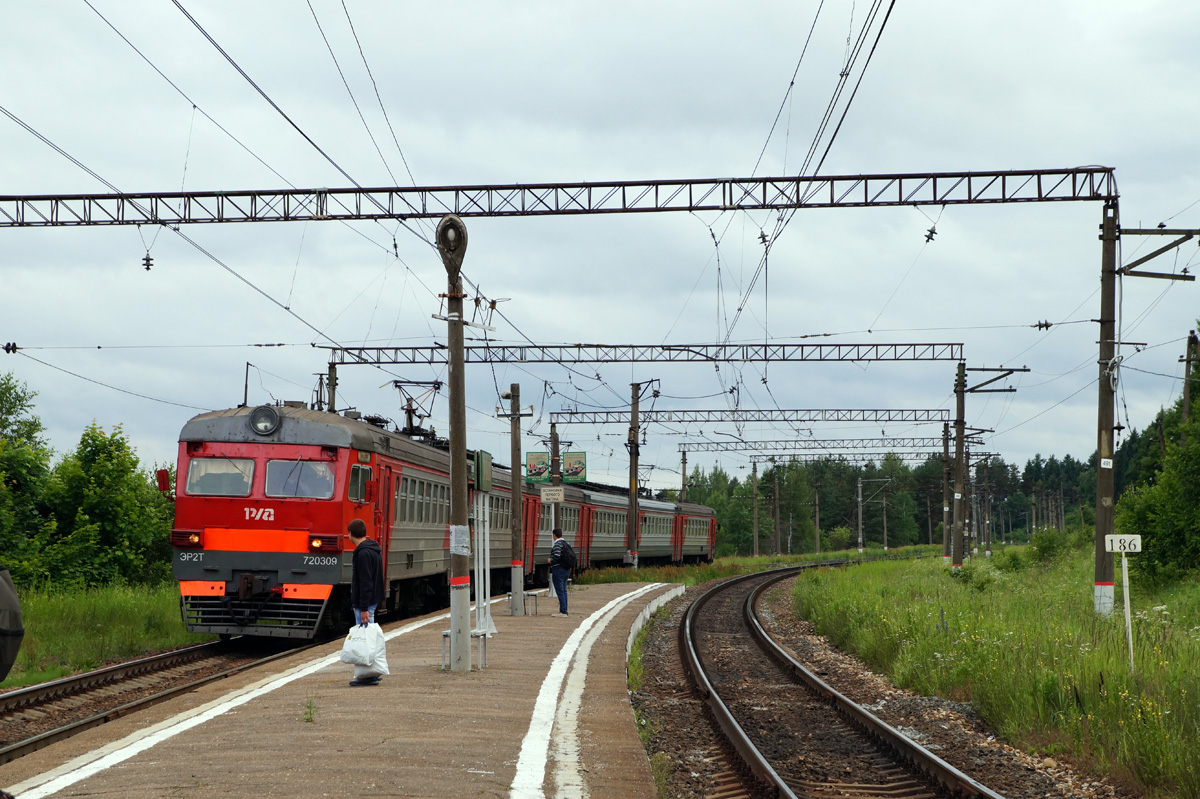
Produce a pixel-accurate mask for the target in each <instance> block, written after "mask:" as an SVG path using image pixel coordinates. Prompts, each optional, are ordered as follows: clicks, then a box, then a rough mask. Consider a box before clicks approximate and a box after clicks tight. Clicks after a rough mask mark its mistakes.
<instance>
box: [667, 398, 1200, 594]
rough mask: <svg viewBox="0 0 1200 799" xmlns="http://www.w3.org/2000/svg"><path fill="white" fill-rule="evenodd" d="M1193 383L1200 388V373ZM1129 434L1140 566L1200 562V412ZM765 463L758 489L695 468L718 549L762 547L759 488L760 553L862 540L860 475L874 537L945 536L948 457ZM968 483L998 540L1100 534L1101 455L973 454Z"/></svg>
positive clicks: (1125, 457)
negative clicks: (977, 458) (713, 516)
mask: <svg viewBox="0 0 1200 799" xmlns="http://www.w3.org/2000/svg"><path fill="white" fill-rule="evenodd" d="M1192 382H1193V386H1194V387H1195V388H1196V389H1197V391H1196V392H1195V393H1196V396H1197V397H1200V380H1193V381H1192ZM1125 432H1126V433H1127V434H1126V435H1125V436H1124V438H1123V440H1122V442H1121V444H1120V446H1119V447H1118V448H1117V450H1116V452H1115V454H1114V458H1113V469H1114V478H1115V485H1116V492H1117V496H1118V501H1117V509H1116V510H1117V514H1116V532H1118V533H1121V534H1127V535H1135V534H1136V535H1141V536H1142V537H1143V552H1142V553H1141V554H1139V555H1138V556H1137V557H1136V558H1134V559H1133V560H1132V562H1131V568H1132V569H1133V570H1134V572H1135V573H1136V574H1137V575H1138V577H1139V578H1141V579H1143V580H1146V581H1150V582H1164V581H1172V580H1177V579H1180V578H1183V577H1185V576H1187V575H1194V574H1196V573H1198V572H1200V422H1198V421H1197V419H1196V416H1195V414H1191V415H1190V417H1189V418H1188V419H1187V420H1185V419H1184V416H1183V398H1182V397H1181V398H1180V399H1179V400H1177V401H1176V402H1175V403H1174V405H1172V406H1171V407H1170V408H1164V409H1162V410H1160V411H1159V413H1158V414H1157V416H1156V417H1155V419H1154V420H1153V422H1152V423H1151V424H1150V425H1149V426H1148V427H1147V428H1146V429H1145V430H1142V431H1138V430H1137V429H1130V430H1128V431H1125ZM760 466H761V467H762V468H761V469H760V470H759V473H758V476H757V483H758V486H757V491H756V490H755V487H754V486H753V484H752V483H753V480H752V479H750V476H749V475H743V476H741V477H736V476H732V475H731V474H730V473H729V472H727V471H726V470H725V469H723V468H722V467H720V466H717V467H714V468H712V469H711V470H704V469H700V468H698V467H697V468H696V469H693V471H692V472H691V474H689V475H688V489H687V499H688V500H689V501H691V502H698V503H701V504H704V505H708V506H710V507H712V508H714V509H715V510H716V512H717V525H718V533H717V546H716V554H717V555H718V556H724V555H750V554H752V553H753V551H754V509H755V502H756V500H755V497H757V506H758V539H759V540H758V551H759V552H760V553H773V552H780V553H784V554H787V553H805V552H814V551H817V548H818V546H819V548H820V550H819V551H822V552H825V551H835V550H839V549H852V548H855V547H856V546H857V544H858V522H859V520H858V513H859V507H858V498H857V492H858V481H859V480H860V479H861V480H862V481H863V499H864V502H863V505H862V536H863V545H864V547H882V546H884V537H885V535H886V539H887V546H889V547H900V546H907V545H911V544H919V543H931V544H940V543H941V542H942V484H943V465H942V461H941V459H940V458H930V459H929V460H927V461H925V462H924V463H921V464H918V465H916V466H909V465H908V464H906V463H905V462H904V461H902V460H901V459H900V458H898V457H896V456H894V455H890V456H886V457H884V458H883V459H882V460H881V461H879V462H878V463H867V464H856V463H852V462H850V461H849V460H847V459H846V458H844V457H837V456H828V457H824V458H820V459H817V460H812V461H807V462H798V461H789V460H784V459H780V461H778V462H775V463H769V462H768V463H762V464H760ZM951 479H953V478H951ZM968 482H969V485H968V493H969V495H970V496H973V497H974V498H975V502H974V503H972V506H973V513H974V516H975V517H976V518H977V519H978V518H979V517H981V516H982V508H983V505H984V503H986V504H987V505H988V506H989V507H990V509H991V525H992V527H991V530H992V542H993V546H995V545H997V544H999V543H1000V542H1016V543H1029V542H1032V543H1035V544H1037V543H1038V541H1039V536H1041V541H1042V544H1043V546H1044V548H1046V549H1050V548H1056V547H1060V546H1062V543H1061V540H1055V539H1053V538H1052V536H1053V535H1055V534H1061V533H1062V532H1063V531H1064V529H1068V528H1069V529H1071V530H1074V531H1076V532H1077V533H1078V534H1077V535H1075V536H1074V540H1076V541H1078V542H1079V543H1080V544H1081V545H1085V546H1086V545H1090V544H1091V542H1092V540H1093V536H1094V533H1092V532H1091V531H1092V530H1093V529H1094V524H1095V506H1096V455H1095V453H1092V455H1091V456H1089V458H1088V459H1087V460H1086V461H1080V460H1078V459H1076V458H1073V457H1072V456H1070V455H1067V456H1064V457H1062V458H1058V457H1056V456H1053V455H1052V456H1050V457H1049V458H1043V457H1042V456H1041V455H1040V454H1039V455H1035V456H1034V457H1033V458H1031V459H1029V460H1028V461H1026V462H1025V464H1024V465H1023V466H1021V467H1018V466H1017V464H1014V463H1008V462H1006V461H1005V460H1004V459H1002V458H992V459H990V460H989V461H987V462H986V463H975V464H973V465H972V468H971V470H970V474H969V478H968ZM667 493H668V495H669V496H671V497H672V498H677V497H678V492H674V491H672V492H667ZM776 509H778V510H776ZM818 510H819V514H820V515H819V521H820V540H819V543H818V530H817V521H818V515H817V514H818ZM885 520H886V521H885Z"/></svg>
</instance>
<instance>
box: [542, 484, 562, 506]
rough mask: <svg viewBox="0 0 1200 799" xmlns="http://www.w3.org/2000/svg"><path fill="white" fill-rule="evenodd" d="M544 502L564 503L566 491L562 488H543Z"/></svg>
mask: <svg viewBox="0 0 1200 799" xmlns="http://www.w3.org/2000/svg"><path fill="white" fill-rule="evenodd" d="M541 489H542V502H551V503H552V502H562V501H563V500H564V498H565V497H564V494H565V491H564V490H563V487H562V486H541Z"/></svg>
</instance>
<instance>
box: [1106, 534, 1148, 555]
mask: <svg viewBox="0 0 1200 799" xmlns="http://www.w3.org/2000/svg"><path fill="white" fill-rule="evenodd" d="M1104 548H1105V549H1106V550H1108V551H1109V552H1125V553H1133V552H1141V551H1142V537H1141V536H1140V535H1106V536H1104Z"/></svg>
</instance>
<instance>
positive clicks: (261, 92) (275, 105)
mask: <svg viewBox="0 0 1200 799" xmlns="http://www.w3.org/2000/svg"><path fill="white" fill-rule="evenodd" d="M171 2H172V3H174V4H175V7H176V8H178V9H179V10H180V12H181V13H182V14H183V15H184V16H185V17H187V19H188V21H189V22H191V23H192V25H194V26H195V28H196V30H198V31H200V34H201V35H202V36H204V38H205V39H207V40H208V42H209V43H210V44H211V45H212V46H213V47H214V48H216V50H217V52H218V53H220V54H221V55H222V56H223V57H224V58H225V60H226V61H228V62H229V64H230V66H232V67H233V68H234V69H235V70H237V73H238V74H239V75H241V76H242V77H243V78H244V79H245V80H246V82H247V83H249V84H250V86H251V87H252V88H253V89H254V90H255V91H256V92H258V94H259V95H260V96H261V97H262V98H263V99H264V100H266V101H267V103H268V104H269V105H270V106H271V107H272V108H274V109H275V111H276V112H278V113H279V115H280V116H281V117H283V118H284V120H285V121H286V122H287V123H288V124H289V125H291V126H292V128H293V129H294V130H295V131H296V132H297V133H299V134H300V135H301V137H303V138H304V140H305V141H306V142H308V143H309V144H310V145H312V147H313V149H315V150H316V151H317V152H318V153H320V154H321V156H322V157H323V158H324V159H325V160H326V161H328V162H329V163H330V164H331V165H332V166H333V168H334V169H336V170H337V171H338V172H340V173H341V175H342V177H344V178H346V180H348V181H350V182H351V183H352V184H353V185H354V187H355V188H357V189H359V190H360V191H364V196H365V197H366V198H367V200H368V201H369V202H371V203H372V204H373V205H374V206H375V207H377V208H378V209H379V210H380V211H383V212H384V213H385V214H387V213H389V212H388V209H387V208H385V207H384V205H383V203H381V202H379V200H378V199H376V198H375V196H374V195H373V194H371V193H370V192H366V191H365V190H364V189H363V187H362V185H361V184H359V182H358V181H356V180H355V179H354V178H352V177H351V176H350V173H349V172H347V171H346V170H345V169H343V168H342V166H341V164H339V163H338V162H337V161H335V160H333V157H332V156H331V155H329V153H327V152H325V150H324V149H322V148H321V146H320V145H319V144H317V143H316V142H315V141H314V140H313V139H312V137H311V136H309V135H308V134H307V133H305V132H304V130H303V128H301V127H300V126H299V125H298V124H296V122H295V120H293V119H292V118H291V117H290V116H288V114H287V112H286V111H284V110H283V109H282V108H280V107H279V104H278V103H276V102H275V101H274V100H272V99H271V96H270V95H269V94H267V93H266V91H264V90H263V88H262V87H261V86H259V85H258V84H257V83H256V82H255V81H254V79H253V78H251V77H250V75H249V74H247V73H246V71H245V70H244V69H242V67H241V66H240V65H239V64H238V62H237V61H235V60H234V59H233V56H231V55H229V53H227V52H226V51H225V49H224V48H223V47H221V45H220V44H218V43H217V40H216V39H214V38H213V37H212V36H211V35H210V34H209V33H208V31H207V30H205V29H204V26H203V25H201V24H200V22H199V20H197V19H196V18H195V17H193V16H192V15H191V14H189V13H188V10H187V9H186V8H184V7H183V4H182V3H181V2H180V1H179V0H171ZM400 199H401V200H402V201H403V202H404V203H405V205H407V206H408V207H409V208H410V209H412V210H413V211H414V212H415V211H416V208H414V207H413V206H412V204H411V203H410V202H409V201H408V200H407V199H406V198H404V197H403V196H401V197H400ZM401 224H402V225H404V229H405V230H407V231H408V232H410V233H412V234H413V235H414V236H416V237H417V238H419V239H420V240H421V241H423V242H425V243H426V244H428V245H429V246H430V247H433V246H434V244H433V242H432V241H430V240H429V239H428V238H426V236H425V235H424V234H423V233H421V232H420V231H418V230H414V229H413V228H411V227H409V226H408V225H405V224H404V222H403V220H401Z"/></svg>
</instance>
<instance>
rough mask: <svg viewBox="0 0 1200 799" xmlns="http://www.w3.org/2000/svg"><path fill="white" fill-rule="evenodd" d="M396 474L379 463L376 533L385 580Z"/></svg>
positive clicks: (390, 542)
mask: <svg viewBox="0 0 1200 799" xmlns="http://www.w3.org/2000/svg"><path fill="white" fill-rule="evenodd" d="M394 480H395V474H394V472H393V470H392V467H391V466H390V465H388V464H385V463H383V462H382V460H381V461H380V462H379V488H378V489H377V494H376V496H375V532H376V534H377V535H378V537H379V546H380V548H382V549H383V562H384V567H383V571H384V575H383V576H384V579H385V580H386V579H387V578H388V574H387V572H388V568H387V563H388V550H389V549H390V548H391V544H392V513H393V505H394V502H395V490H396V489H395V486H394V485H393V483H394Z"/></svg>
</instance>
